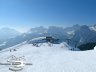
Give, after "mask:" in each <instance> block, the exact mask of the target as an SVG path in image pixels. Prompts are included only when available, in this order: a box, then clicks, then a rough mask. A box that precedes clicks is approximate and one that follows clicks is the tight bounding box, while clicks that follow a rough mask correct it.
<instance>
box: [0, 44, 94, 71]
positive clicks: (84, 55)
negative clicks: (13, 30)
mask: <svg viewBox="0 0 96 72" xmlns="http://www.w3.org/2000/svg"><path fill="white" fill-rule="evenodd" d="M15 48H16V47H15ZM11 55H15V56H17V57H20V56H25V58H26V62H30V63H32V64H33V65H31V66H25V67H24V69H23V70H22V71H20V72H96V51H95V50H90V51H70V50H69V47H68V46H66V45H62V44H53V45H52V46H48V44H46V43H43V44H42V45H41V46H40V47H35V46H33V45H32V44H23V45H21V46H20V48H17V51H13V52H10V49H9V50H8V49H7V51H4V52H1V53H0V62H6V60H7V59H8V57H9V56H11ZM0 72H11V71H10V70H9V67H8V66H2V65H1V66H0ZM18 72H19V71H18Z"/></svg>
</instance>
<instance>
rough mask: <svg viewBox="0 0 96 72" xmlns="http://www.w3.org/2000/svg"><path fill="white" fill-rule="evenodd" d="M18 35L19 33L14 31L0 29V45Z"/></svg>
mask: <svg viewBox="0 0 96 72" xmlns="http://www.w3.org/2000/svg"><path fill="white" fill-rule="evenodd" d="M20 34H21V33H20V32H18V31H16V30H15V29H11V28H2V29H0V43H1V42H3V41H5V40H7V39H10V38H14V37H16V36H18V35H20Z"/></svg>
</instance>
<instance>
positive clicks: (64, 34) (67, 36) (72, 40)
mask: <svg viewBox="0 0 96 72" xmlns="http://www.w3.org/2000/svg"><path fill="white" fill-rule="evenodd" d="M46 36H49V37H53V38H55V39H56V41H57V42H55V43H61V42H64V41H66V42H67V43H68V44H69V45H70V46H72V47H77V46H80V45H82V44H86V43H89V42H93V43H94V42H96V31H94V30H92V29H90V27H89V26H87V25H82V26H80V25H78V24H77V25H74V26H72V27H67V28H63V27H56V26H50V27H48V28H45V27H43V26H40V27H35V28H31V29H30V30H29V31H28V32H26V33H23V34H21V35H19V36H16V37H14V38H11V39H8V40H6V41H4V42H3V43H2V44H0V49H4V48H8V47H11V46H14V45H17V44H19V43H22V42H24V41H27V42H29V41H33V42H37V41H38V42H45V41H41V40H42V39H41V38H42V37H43V38H44V37H46ZM37 39H39V40H37ZM33 42H30V43H33Z"/></svg>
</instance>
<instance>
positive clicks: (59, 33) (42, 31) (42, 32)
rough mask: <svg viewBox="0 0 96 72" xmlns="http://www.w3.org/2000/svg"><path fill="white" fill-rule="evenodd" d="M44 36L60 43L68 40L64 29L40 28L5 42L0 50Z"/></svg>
mask: <svg viewBox="0 0 96 72" xmlns="http://www.w3.org/2000/svg"><path fill="white" fill-rule="evenodd" d="M46 35H47V36H52V37H55V38H57V39H59V41H60V42H62V41H64V40H66V39H67V38H68V34H67V33H66V32H64V29H63V28H62V27H55V26H50V27H49V28H44V27H42V26H40V27H36V28H31V29H30V30H29V31H28V32H26V33H23V34H22V35H19V36H17V37H15V38H11V39H9V40H7V42H6V44H5V45H1V46H0V48H8V47H11V46H14V45H16V44H19V43H21V42H24V41H30V40H32V39H34V38H38V37H44V36H46Z"/></svg>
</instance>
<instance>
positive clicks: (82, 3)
mask: <svg viewBox="0 0 96 72" xmlns="http://www.w3.org/2000/svg"><path fill="white" fill-rule="evenodd" d="M74 24H80V25H84V24H86V25H92V24H96V0H0V28H2V27H9V28H14V29H16V30H18V31H21V32H25V31H27V30H28V29H29V28H33V27H38V26H44V27H48V26H63V27H68V26H72V25H74Z"/></svg>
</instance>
